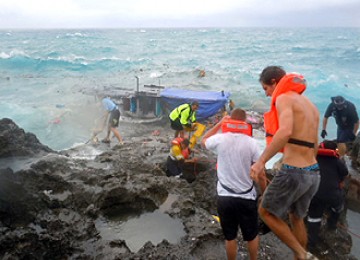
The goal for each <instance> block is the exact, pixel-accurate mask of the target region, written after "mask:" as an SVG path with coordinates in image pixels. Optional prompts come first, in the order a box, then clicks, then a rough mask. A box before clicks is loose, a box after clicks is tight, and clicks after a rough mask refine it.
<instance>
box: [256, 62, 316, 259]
mask: <svg viewBox="0 0 360 260" xmlns="http://www.w3.org/2000/svg"><path fill="white" fill-rule="evenodd" d="M259 81H260V83H261V85H262V87H263V89H264V91H265V93H266V95H267V96H271V107H270V111H269V112H267V113H265V114H264V123H265V131H266V136H267V137H266V141H267V147H266V149H265V150H264V151H263V153H262V154H261V156H260V158H259V160H258V161H257V162H256V163H255V164H254V165H252V167H251V177H252V178H253V179H254V180H257V178H258V177H259V176H261V174H262V172H263V171H264V168H265V163H266V162H267V161H268V160H269V159H270V158H272V157H273V156H274V155H275V154H276V153H277V152H283V153H284V155H283V159H282V163H283V165H282V168H281V169H280V170H279V171H278V172H277V173H276V175H275V176H274V178H273V180H272V181H271V183H270V185H269V186H268V187H267V188H266V191H265V193H264V195H263V199H262V202H261V204H260V207H259V214H260V217H261V218H262V219H263V220H264V222H265V223H266V224H267V225H268V227H269V228H270V229H271V230H272V231H273V233H275V235H277V236H278V237H279V238H280V239H281V241H283V242H284V243H285V244H286V245H287V246H288V247H289V248H290V249H292V251H293V252H294V255H295V259H317V258H316V257H314V256H313V255H312V254H311V253H309V252H307V251H306V244H307V234H306V229H305V224H304V221H303V219H304V217H305V215H306V212H307V210H308V207H309V205H310V201H311V199H312V197H313V196H314V195H315V193H316V191H317V189H318V187H319V183H320V174H319V166H318V164H317V161H316V157H315V156H316V149H315V148H316V147H317V143H318V126H319V112H318V110H317V108H316V107H315V105H314V104H313V103H311V102H310V100H309V99H308V98H306V97H305V96H303V95H301V94H302V93H303V92H304V91H305V89H306V81H305V79H304V77H303V76H302V75H300V74H297V73H290V74H286V72H285V71H284V70H283V69H282V68H281V67H277V66H270V67H267V68H265V69H264V70H263V71H262V73H261V74H260V79H259ZM287 213H289V220H290V222H291V227H292V228H291V229H290V227H289V226H288V224H287V223H286V222H285V221H284V220H283V219H284V218H285V216H286V214H287Z"/></svg>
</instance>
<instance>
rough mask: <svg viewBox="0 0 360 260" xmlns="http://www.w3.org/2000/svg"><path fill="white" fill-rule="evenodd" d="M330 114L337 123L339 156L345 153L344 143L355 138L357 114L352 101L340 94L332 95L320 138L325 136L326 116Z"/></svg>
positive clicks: (357, 121)
mask: <svg viewBox="0 0 360 260" xmlns="http://www.w3.org/2000/svg"><path fill="white" fill-rule="evenodd" d="M331 116H333V117H334V118H335V121H336V124H337V143H338V149H339V154H340V157H342V156H344V155H345V153H346V143H351V142H353V141H354V140H355V137H356V133H357V131H358V129H359V116H358V113H357V111H356V107H355V105H354V104H353V103H351V102H350V101H348V100H346V99H345V98H343V97H342V96H336V97H332V98H331V103H330V104H329V106H328V107H327V109H326V112H325V114H324V118H323V123H322V125H323V130H322V131H321V137H322V138H325V136H327V132H326V126H327V122H328V118H329V117H331Z"/></svg>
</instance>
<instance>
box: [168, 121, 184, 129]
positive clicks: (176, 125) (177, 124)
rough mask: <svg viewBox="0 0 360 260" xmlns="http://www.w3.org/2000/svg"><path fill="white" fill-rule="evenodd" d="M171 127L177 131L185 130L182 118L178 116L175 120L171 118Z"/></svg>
mask: <svg viewBox="0 0 360 260" xmlns="http://www.w3.org/2000/svg"><path fill="white" fill-rule="evenodd" d="M170 127H171V129H173V130H176V131H181V130H184V128H183V126H182V124H181V123H180V118H177V119H175V120H174V121H173V120H171V119H170Z"/></svg>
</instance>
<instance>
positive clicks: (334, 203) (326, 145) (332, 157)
mask: <svg viewBox="0 0 360 260" xmlns="http://www.w3.org/2000/svg"><path fill="white" fill-rule="evenodd" d="M336 149H337V144H336V142H335V141H328V140H324V141H323V142H322V143H321V144H320V146H319V150H318V155H317V157H316V158H317V160H318V163H319V166H320V175H321V181H320V186H319V189H318V191H317V192H316V194H315V196H314V197H313V199H312V200H311V203H310V207H309V212H308V216H307V230H308V235H309V243H308V248H309V250H310V251H319V244H318V242H319V233H320V227H321V222H322V217H323V213H324V212H325V211H328V218H327V221H326V224H327V228H328V229H330V230H335V229H336V225H337V222H338V219H339V216H340V213H341V211H342V210H343V209H344V201H345V193H344V189H343V186H344V185H343V182H344V179H345V178H346V176H347V175H348V174H349V171H348V169H347V167H346V164H345V162H344V161H343V160H341V159H340V158H339V157H340V156H339V153H338V152H337V151H336Z"/></svg>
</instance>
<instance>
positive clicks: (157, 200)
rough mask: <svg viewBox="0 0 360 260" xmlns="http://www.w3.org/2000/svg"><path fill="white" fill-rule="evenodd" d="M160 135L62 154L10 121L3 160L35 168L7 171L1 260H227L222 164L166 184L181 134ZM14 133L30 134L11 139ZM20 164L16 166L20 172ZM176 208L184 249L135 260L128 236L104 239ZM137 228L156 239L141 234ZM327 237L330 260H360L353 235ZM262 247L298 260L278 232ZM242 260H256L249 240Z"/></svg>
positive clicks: (145, 130)
mask: <svg viewBox="0 0 360 260" xmlns="http://www.w3.org/2000/svg"><path fill="white" fill-rule="evenodd" d="M159 125H162V124H155V125H152V124H148V125H142V126H141V127H138V126H137V127H135V126H133V125H127V126H125V125H123V126H122V127H124V129H125V128H127V129H134V131H132V136H130V135H129V138H128V139H127V142H126V143H125V144H124V145H115V144H111V145H107V144H98V145H91V144H88V145H84V146H79V147H77V148H74V149H71V150H67V151H62V152H60V153H56V152H54V151H52V150H51V149H49V148H47V147H46V146H43V145H41V144H40V143H39V142H38V140H37V138H36V137H35V136H34V135H32V134H26V133H24V131H23V130H22V129H19V128H18V127H17V126H16V124H15V123H14V122H12V121H11V120H8V119H6V120H4V119H3V120H1V121H0V138H1V140H2V141H1V142H3V143H6V144H7V145H6V146H0V147H1V148H0V155H1V157H2V158H3V159H4V158H5V159H6V158H8V156H9V155H10V154H11V156H21V155H22V156H24V155H27V156H29V155H31V156H33V157H34V160H33V162H32V163H31V164H30V166H29V167H27V168H24V169H20V170H14V169H15V168H16V167H8V166H7V164H6V163H2V165H1V167H0V168H1V169H0V258H1V259H226V254H225V248H224V238H223V235H222V232H221V228H220V225H219V223H217V222H216V221H215V219H214V218H213V217H212V215H213V214H216V174H215V173H216V172H215V158H214V157H213V155H211V154H209V153H207V151H203V150H201V148H199V150H198V151H196V152H195V156H196V157H197V158H198V162H197V163H196V164H195V165H194V164H189V165H187V167H186V171H185V172H184V175H185V178H183V179H176V178H169V177H166V174H165V171H164V170H165V169H164V167H165V165H164V164H165V161H166V157H167V154H168V151H169V141H170V140H171V137H172V135H173V133H172V131H170V129H168V128H167V126H162V127H161V131H160V134H157V135H152V134H151V133H153V132H154V130H158V129H159ZM163 125H167V124H166V122H165V124H163ZM9 129H12V131H13V132H14V133H23V134H14V135H9ZM26 136H31V138H27V137H26ZM5 137H6V138H5ZM9 138H10V139H9ZM5 139H6V141H4V140H5ZM25 140H26V141H25ZM10 144H13V145H10ZM17 149H19V151H18V150H17ZM9 151H11V153H10V152H9ZM35 158H36V159H35ZM16 159H17V157H12V158H11V160H12V164H11V165H14V160H15V161H16ZM3 162H5V161H3ZM169 198H172V200H171V201H170V202H169V205H167V206H166V207H165V209H163V210H162V211H163V214H166V215H168V216H170V217H171V218H172V219H176V220H179V222H180V223H181V225H182V227H183V235H182V236H181V237H179V238H178V240H177V242H176V243H170V242H169V241H168V240H167V239H166V238H165V237H166V236H165V235H164V239H163V240H162V241H160V242H159V243H152V242H151V241H149V242H146V243H144V245H142V246H141V247H140V249H139V250H136V251H134V250H131V248H130V246H129V243H128V240H127V238H123V237H122V236H121V228H120V229H107V230H105V231H106V232H107V234H110V235H109V236H108V237H105V236H104V235H103V234H104V230H101V225H99V223H109V222H112V223H117V225H118V226H120V227H121V226H122V225H123V224H124V223H126V222H127V221H128V220H132V219H137V218H139V216H142V215H143V214H148V213H153V212H156V211H158V210H159V209H160V208H162V207H163V205H164V203H166V201H168V199H169ZM114 221H115V222H114ZM161 224H162V223H160V225H161ZM136 228H137V229H139V230H140V231H141V232H142V234H143V236H145V235H146V234H147V230H146V229H142V227H141V226H140V225H139V226H138V227H136ZM139 230H138V231H139ZM152 232H153V231H152ZM324 232H326V231H324ZM323 237H324V243H326V245H328V246H329V245H330V246H329V247H331V248H332V249H333V250H329V251H328V252H327V253H326V254H325V255H320V257H321V259H356V258H354V257H352V256H351V255H349V252H350V246H351V238H349V235H348V234H347V233H346V232H334V233H332V235H331V236H330V235H328V233H324V234H323ZM325 239H326V240H325ZM349 239H350V240H349ZM134 240H135V241H136V238H135V239H134ZM334 241H336V245H337V247H334V246H333V245H334ZM260 245H261V246H260V253H259V259H292V253H291V251H290V250H289V249H288V248H286V247H285V246H284V245H283V244H282V243H281V242H280V241H279V240H278V239H277V238H276V237H275V236H274V235H273V234H272V233H271V232H270V233H268V234H266V235H263V236H261V242H260ZM320 253H321V252H320ZM320 253H319V254H320ZM238 258H239V259H248V256H247V251H246V244H245V243H244V242H243V241H242V239H241V236H239V253H238Z"/></svg>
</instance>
